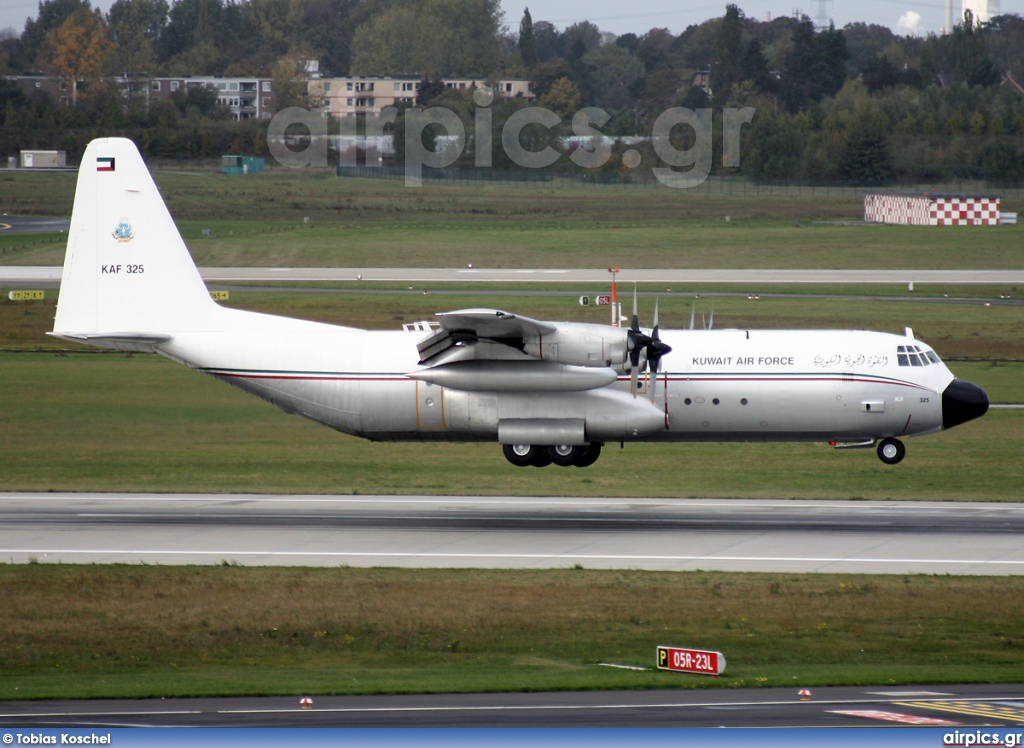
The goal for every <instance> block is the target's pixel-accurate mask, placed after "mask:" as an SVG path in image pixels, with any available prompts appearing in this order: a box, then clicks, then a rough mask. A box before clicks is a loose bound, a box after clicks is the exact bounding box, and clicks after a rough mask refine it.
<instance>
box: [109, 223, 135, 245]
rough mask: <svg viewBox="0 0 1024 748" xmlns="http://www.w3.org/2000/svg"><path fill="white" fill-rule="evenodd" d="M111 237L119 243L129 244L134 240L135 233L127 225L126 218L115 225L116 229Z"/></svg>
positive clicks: (129, 225) (128, 224)
mask: <svg viewBox="0 0 1024 748" xmlns="http://www.w3.org/2000/svg"><path fill="white" fill-rule="evenodd" d="M112 236H113V237H114V238H115V239H117V240H118V241H119V242H130V241H131V240H132V239H134V238H135V232H134V231H132V225H131V224H130V223H128V219H127V218H122V219H121V222H120V223H119V224H117V228H116V229H114V233H113V234H112Z"/></svg>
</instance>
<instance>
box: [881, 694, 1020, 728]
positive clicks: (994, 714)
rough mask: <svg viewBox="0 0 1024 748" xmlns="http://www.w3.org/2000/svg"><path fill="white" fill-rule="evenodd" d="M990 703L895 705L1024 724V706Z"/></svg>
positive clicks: (920, 702)
mask: <svg viewBox="0 0 1024 748" xmlns="http://www.w3.org/2000/svg"><path fill="white" fill-rule="evenodd" d="M991 702H992V700H991V699H986V700H985V701H982V702H974V701H962V700H961V701H941V702H935V701H906V702H899V703H897V706H908V707H916V708H919V709H934V710H936V711H942V712H953V713H955V714H968V715H971V716H973V717H988V718H990V719H1005V720H1008V721H1010V722H1021V723H1024V704H1022V705H1021V706H1004V705H1001V704H997V703H991Z"/></svg>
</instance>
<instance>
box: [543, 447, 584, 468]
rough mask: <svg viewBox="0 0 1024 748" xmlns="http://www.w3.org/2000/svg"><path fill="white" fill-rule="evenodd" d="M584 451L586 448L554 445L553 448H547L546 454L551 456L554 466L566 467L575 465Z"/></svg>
mask: <svg viewBox="0 0 1024 748" xmlns="http://www.w3.org/2000/svg"><path fill="white" fill-rule="evenodd" d="M585 449H586V447H578V446H573V445H571V444H556V445H554V446H553V447H548V454H549V455H551V461H552V462H553V463H555V464H556V465H561V466H562V467H568V466H569V465H574V464H576V461H577V460H578V459H580V458H581V457H582V456H583V452H584V450H585Z"/></svg>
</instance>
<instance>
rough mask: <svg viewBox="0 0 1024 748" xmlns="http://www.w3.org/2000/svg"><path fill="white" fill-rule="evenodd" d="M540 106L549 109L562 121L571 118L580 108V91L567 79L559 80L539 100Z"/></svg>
mask: <svg viewBox="0 0 1024 748" xmlns="http://www.w3.org/2000/svg"><path fill="white" fill-rule="evenodd" d="M540 105H541V106H542V107H545V108H547V109H550V110H551V111H553V112H554V113H555V114H557V115H558V116H559V118H560V119H562V120H563V121H564V120H566V119H569V118H571V117H572V116H573V115H574V114H575V113H576V110H577V109H579V108H580V90H579V88H577V86H576V84H575V83H573V82H572V81H571V80H569V79H568V78H559V79H558V80H556V81H555V82H554V83H552V84H551V88H550V89H549V90H548V92H547V93H546V94H544V96H543V97H542V98H541V100H540Z"/></svg>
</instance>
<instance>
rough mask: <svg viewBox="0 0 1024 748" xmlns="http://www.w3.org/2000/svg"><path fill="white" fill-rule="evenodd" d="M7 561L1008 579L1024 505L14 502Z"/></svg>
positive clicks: (248, 499) (111, 497)
mask: <svg viewBox="0 0 1024 748" xmlns="http://www.w3.org/2000/svg"><path fill="white" fill-rule="evenodd" d="M0 560H3V561H8V562H11V563H27V562H30V561H38V562H43V563H58V562H59V563H129V564H131V563H156V564H219V563H224V562H228V563H232V562H234V563H239V564H243V565H308V566H339V565H350V566H364V567H365V566H401V567H410V568H427V567H432V568H456V567H458V568H516V569H528V568H567V567H572V566H575V565H577V564H578V565H581V566H584V567H586V568H594V569H652V570H690V569H704V570H721V571H781V572H858V573H892V574H904V573H930V574H943V573H951V574H1003V575H1006V574H1020V573H1022V572H1024V504H1021V503H954V502H896V501H893V502H888V501H882V502H877V501H855V502H843V501H796V500H739V499H733V500H730V499H724V500H723V499H643V498H636V499H619V498H588V497H537V498H528V497H506V496H495V497H475V496H291V495H289V496H284V495H244V494H223V495H194V494H156V495H136V494H114V493H110V494H60V493H45V494H33V493H5V494H0Z"/></svg>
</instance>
